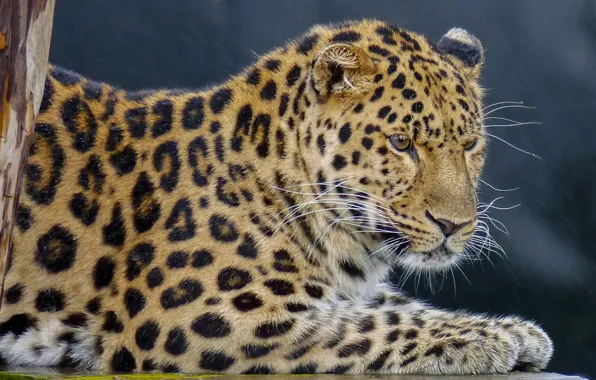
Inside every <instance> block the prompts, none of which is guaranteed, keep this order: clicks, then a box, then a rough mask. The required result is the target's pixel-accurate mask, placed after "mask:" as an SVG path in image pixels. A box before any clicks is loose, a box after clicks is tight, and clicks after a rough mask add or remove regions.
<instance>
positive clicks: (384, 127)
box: [313, 30, 486, 269]
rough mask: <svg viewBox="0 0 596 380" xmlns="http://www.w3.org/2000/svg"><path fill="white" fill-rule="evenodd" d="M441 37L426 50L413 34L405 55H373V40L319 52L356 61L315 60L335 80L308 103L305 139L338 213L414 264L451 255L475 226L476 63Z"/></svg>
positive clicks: (480, 143)
mask: <svg viewBox="0 0 596 380" xmlns="http://www.w3.org/2000/svg"><path fill="white" fill-rule="evenodd" d="M452 33H457V30H455V31H454V32H452ZM447 36H449V34H448V35H447ZM460 37H461V36H460ZM464 37H466V38H469V39H470V40H469V41H470V43H471V44H472V43H476V42H477V40H475V39H474V38H473V37H471V36H469V35H466V36H464ZM442 42H443V46H441V43H440V44H439V48H438V49H436V48H435V49H433V48H431V47H430V46H429V45H428V42H427V41H426V40H423V39H421V40H417V41H416V44H418V46H423V47H422V48H421V50H420V51H416V50H414V51H413V52H411V54H404V52H403V51H400V52H399V54H397V53H398V52H397V51H396V52H392V51H390V50H386V51H382V52H381V53H382V54H375V52H377V51H379V50H378V49H375V48H371V46H370V45H374V42H373V43H371V44H370V45H369V46H368V48H367V47H366V45H365V46H362V47H360V48H353V47H349V46H347V45H345V46H338V47H337V48H334V47H333V46H331V47H330V48H329V49H336V50H335V51H334V52H333V53H332V54H330V56H331V58H327V59H328V60H330V61H333V60H338V61H341V59H343V60H344V61H345V60H348V61H349V60H352V61H353V60H356V61H361V62H362V63H358V65H360V67H361V68H362V69H361V70H360V71H354V69H351V68H346V67H343V66H342V65H341V64H339V65H337V64H335V65H329V64H327V65H325V66H324V67H323V68H320V67H319V69H321V70H323V69H325V70H327V71H323V75H328V78H335V80H336V82H335V83H333V84H332V85H331V86H328V87H327V88H328V89H329V93H328V98H326V99H325V101H323V102H320V104H319V106H318V107H317V123H318V124H317V125H318V126H317V128H315V130H316V132H314V133H313V139H315V140H316V141H317V145H318V147H319V149H321V154H322V163H321V166H322V167H323V168H324V169H323V172H324V173H325V174H324V179H325V180H326V181H327V183H328V186H329V187H334V186H335V188H336V190H340V191H341V192H343V193H346V194H345V195H344V197H345V200H346V201H345V202H347V203H349V205H350V206H349V208H350V209H351V210H350V211H351V214H350V215H349V217H346V216H345V215H344V216H343V217H340V219H341V220H342V221H343V224H345V225H348V226H349V227H348V228H352V229H353V230H355V231H354V232H355V233H361V232H366V233H367V235H369V236H372V237H373V238H374V239H376V241H378V242H379V243H381V247H382V248H381V250H382V251H383V252H384V254H383V255H384V256H385V257H389V258H391V259H392V260H393V261H394V262H397V263H398V264H401V265H402V266H405V267H409V268H414V269H444V268H446V267H449V266H451V265H452V264H454V263H455V262H457V261H458V260H459V259H461V258H462V257H463V255H464V250H465V248H466V245H467V243H468V241H469V239H470V238H471V237H472V236H473V234H474V232H475V229H476V226H477V215H478V213H477V198H476V188H477V185H478V182H479V177H480V173H481V171H482V168H483V166H484V157H485V147H486V139H485V134H484V129H483V126H482V117H481V115H482V114H481V108H482V107H481V95H482V94H481V92H482V90H481V89H480V87H479V85H478V84H477V78H478V67H477V66H478V65H479V64H480V62H479V60H478V62H475V63H474V64H473V65H468V64H465V63H463V62H461V60H459V59H454V58H453V57H450V56H449V55H448V54H445V53H443V52H441V51H440V49H441V47H444V44H445V40H442ZM478 49H481V48H480V47H478ZM396 50H398V49H396ZM323 54H325V52H324V51H323ZM398 55H399V58H397V56H398ZM338 57H340V58H338ZM342 57H343V58H342ZM319 59H320V60H323V59H325V57H324V56H323V57H320V58H319ZM317 66H320V64H318V63H317V65H315V67H314V74H313V77H314V79H315V80H314V85H313V89H314V90H315V92H317V91H316V90H317V86H316V84H317V81H316V79H317V69H318V67H317ZM317 95H318V96H319V97H321V95H320V94H317ZM323 146H324V148H323ZM323 150H324V152H323ZM344 204H346V203H344Z"/></svg>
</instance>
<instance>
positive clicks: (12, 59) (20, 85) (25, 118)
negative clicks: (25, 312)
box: [0, 0, 54, 307]
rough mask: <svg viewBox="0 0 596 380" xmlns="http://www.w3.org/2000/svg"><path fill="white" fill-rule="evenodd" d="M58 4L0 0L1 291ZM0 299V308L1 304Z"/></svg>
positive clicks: (47, 0)
mask: <svg viewBox="0 0 596 380" xmlns="http://www.w3.org/2000/svg"><path fill="white" fill-rule="evenodd" d="M53 17H54V0H0V133H1V134H0V196H1V199H0V275H1V276H2V288H1V289H2V290H1V291H2V293H3V290H4V275H5V269H6V263H7V260H8V253H9V247H10V240H11V235H12V229H13V224H14V219H15V213H16V208H17V205H18V202H19V190H20V188H21V183H22V179H23V164H24V160H25V157H26V156H27V151H28V148H29V136H30V134H31V131H32V130H33V125H34V123H35V118H36V117H37V113H38V112H39V106H40V104H41V99H42V97H43V88H44V82H45V77H46V71H47V65H48V55H49V49H50V39H51V35H52V22H53ZM1 300H2V298H0V307H1V306H2V301H1Z"/></svg>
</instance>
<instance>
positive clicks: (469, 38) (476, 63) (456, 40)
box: [437, 28, 484, 79]
mask: <svg viewBox="0 0 596 380" xmlns="http://www.w3.org/2000/svg"><path fill="white" fill-rule="evenodd" d="M437 48H438V49H439V51H440V52H441V53H443V54H446V55H447V56H449V57H451V58H455V59H452V61H453V62H454V63H456V64H457V65H458V66H459V67H460V69H461V70H462V71H463V72H464V73H465V74H466V75H468V77H469V78H471V79H477V78H478V76H480V70H481V68H482V64H483V63H484V51H483V49H482V44H481V43H480V40H479V39H478V38H476V37H474V36H473V35H472V34H471V33H469V32H468V31H466V30H464V29H461V28H452V29H450V30H449V31H448V32H447V33H446V34H445V35H444V36H443V37H441V39H440V40H439V42H438V43H437Z"/></svg>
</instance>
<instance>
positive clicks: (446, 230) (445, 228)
mask: <svg viewBox="0 0 596 380" xmlns="http://www.w3.org/2000/svg"><path fill="white" fill-rule="evenodd" d="M426 217H427V218H428V219H430V220H431V221H432V222H433V223H435V224H436V225H438V226H439V228H440V229H441V232H442V233H443V236H445V238H448V237H449V236H451V235H453V234H454V233H456V232H457V231H459V230H461V229H462V228H464V227H465V226H467V225H468V224H470V223H472V221H471V220H470V221H467V222H464V223H459V224H457V223H453V222H452V221H450V220H447V219H443V218H435V217H434V216H433V215H432V214H431V213H430V212H428V211H426Z"/></svg>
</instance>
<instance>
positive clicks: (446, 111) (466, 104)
mask: <svg viewBox="0 0 596 380" xmlns="http://www.w3.org/2000/svg"><path fill="white" fill-rule="evenodd" d="M320 40H323V44H327V45H328V44H334V43H346V44H351V45H354V46H357V47H359V48H361V49H362V50H364V51H365V52H366V53H367V54H369V55H370V57H371V58H372V60H373V62H375V65H376V66H377V74H376V75H375V76H374V83H373V87H372V93H371V94H370V95H369V96H367V97H363V98H361V99H359V101H357V102H354V104H351V103H348V104H350V105H351V106H352V112H353V113H354V114H356V115H357V114H362V113H365V114H366V117H368V118H370V116H371V114H372V113H374V114H375V118H374V119H373V120H371V122H372V123H373V125H375V124H376V126H379V127H381V128H383V129H384V132H386V133H406V134H409V135H411V136H412V137H413V138H414V139H416V140H418V141H419V142H421V143H428V142H430V141H433V142H436V143H437V144H439V145H440V144H443V145H445V144H447V143H449V142H454V143H459V142H460V141H459V140H461V139H462V138H463V137H464V136H468V135H478V134H480V133H481V131H482V130H481V97H482V89H481V88H480V86H479V85H478V82H477V80H476V79H477V78H475V77H474V78H470V77H469V76H468V75H466V73H465V72H462V70H461V67H458V65H457V64H455V63H454V61H453V60H452V59H450V57H448V56H447V55H446V54H444V53H443V52H441V51H440V50H439V49H438V48H437V45H436V44H435V43H433V42H432V41H431V40H430V39H429V38H428V37H426V36H424V35H421V34H418V33H413V32H409V31H406V30H404V29H401V28H399V27H396V26H393V25H390V24H387V23H384V22H379V21H371V20H365V21H361V22H351V23H344V24H341V25H335V26H328V27H320V26H319V27H315V28H313V29H312V30H311V31H310V33H308V34H307V35H306V36H305V37H303V38H302V39H301V40H300V41H298V44H297V52H298V53H299V54H300V53H307V50H308V49H309V48H311V47H312V46H314V45H316V44H320V43H321V41H320Z"/></svg>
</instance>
